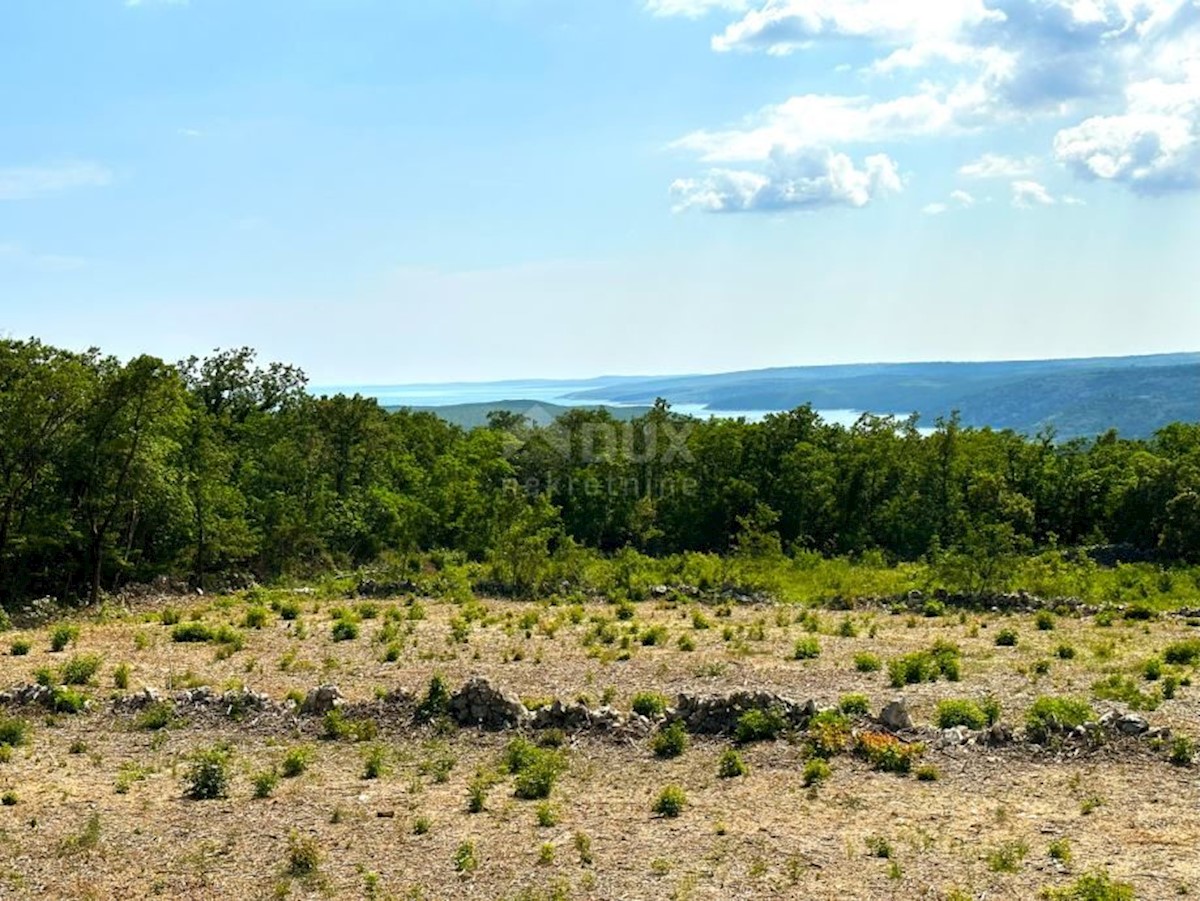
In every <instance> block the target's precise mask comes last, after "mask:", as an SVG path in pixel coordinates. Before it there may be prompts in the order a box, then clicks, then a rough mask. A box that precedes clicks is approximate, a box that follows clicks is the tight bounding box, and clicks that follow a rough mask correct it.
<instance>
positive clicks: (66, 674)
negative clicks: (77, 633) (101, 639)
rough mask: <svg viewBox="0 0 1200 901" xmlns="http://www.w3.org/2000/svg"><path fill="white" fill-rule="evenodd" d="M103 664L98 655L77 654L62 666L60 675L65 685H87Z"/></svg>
mask: <svg viewBox="0 0 1200 901" xmlns="http://www.w3.org/2000/svg"><path fill="white" fill-rule="evenodd" d="M102 663H103V661H102V660H101V659H100V656H99V655H98V654H76V655H75V656H74V657H72V658H71V659H70V660H68V661H67V662H66V663H64V664H63V665H62V669H61V670H60V671H59V675H60V676H61V678H62V681H63V684H65V685H87V684H89V683H90V682H91V681H92V679H93V677H95V675H96V673H97V671H99V669H100V666H101V664H102Z"/></svg>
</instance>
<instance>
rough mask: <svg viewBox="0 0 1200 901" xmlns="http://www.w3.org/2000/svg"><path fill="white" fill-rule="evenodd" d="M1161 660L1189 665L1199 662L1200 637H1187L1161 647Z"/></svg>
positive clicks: (1176, 664) (1177, 664)
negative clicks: (1184, 639)
mask: <svg viewBox="0 0 1200 901" xmlns="http://www.w3.org/2000/svg"><path fill="white" fill-rule="evenodd" d="M1162 657H1163V660H1164V661H1166V662H1167V663H1170V664H1173V665H1175V666H1191V665H1192V664H1193V663H1197V662H1200V639H1197V638H1189V639H1187V640H1186V641H1177V642H1174V643H1173V644H1169V645H1167V646H1166V647H1165V648H1163V654H1162Z"/></svg>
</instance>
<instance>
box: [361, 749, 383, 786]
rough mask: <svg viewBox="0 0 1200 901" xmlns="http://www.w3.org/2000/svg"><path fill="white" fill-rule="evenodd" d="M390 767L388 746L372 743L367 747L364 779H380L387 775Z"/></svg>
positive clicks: (364, 756) (364, 761)
mask: <svg viewBox="0 0 1200 901" xmlns="http://www.w3.org/2000/svg"><path fill="white" fill-rule="evenodd" d="M389 769H390V767H389V766H388V753H387V748H385V747H384V746H383V745H371V747H369V748H367V750H366V752H365V753H364V754H363V775H362V777H363V778H364V779H379V778H381V777H382V776H385V775H387V773H388V770H389Z"/></svg>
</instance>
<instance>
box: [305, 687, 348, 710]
mask: <svg viewBox="0 0 1200 901" xmlns="http://www.w3.org/2000/svg"><path fill="white" fill-rule="evenodd" d="M341 705H342V693H341V691H339V690H338V687H337V686H336V685H321V686H319V687H317V688H313V689H310V690H309V692H308V694H307V695H305V697H304V703H303V704H301V705H300V712H301V713H306V714H309V715H311V716H324V715H325V714H326V713H328V712H329V711H331V710H333V709H334V708H335V707H340V706H341Z"/></svg>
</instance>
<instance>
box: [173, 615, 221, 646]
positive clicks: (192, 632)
mask: <svg viewBox="0 0 1200 901" xmlns="http://www.w3.org/2000/svg"><path fill="white" fill-rule="evenodd" d="M215 638H216V631H215V630H214V629H213V628H212V627H211V626H209V625H208V624H207V623H204V622H201V621H200V620H191V621H189V622H186V623H179V624H178V625H177V626H175V628H173V629H172V630H171V640H172V641H178V642H192V643H197V644H199V643H203V642H208V641H212V640H213V639H215Z"/></svg>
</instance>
